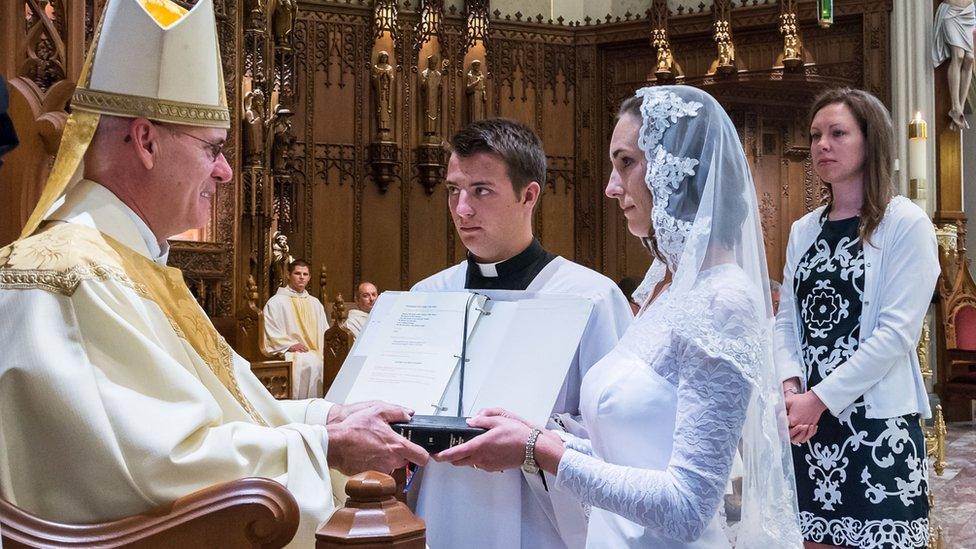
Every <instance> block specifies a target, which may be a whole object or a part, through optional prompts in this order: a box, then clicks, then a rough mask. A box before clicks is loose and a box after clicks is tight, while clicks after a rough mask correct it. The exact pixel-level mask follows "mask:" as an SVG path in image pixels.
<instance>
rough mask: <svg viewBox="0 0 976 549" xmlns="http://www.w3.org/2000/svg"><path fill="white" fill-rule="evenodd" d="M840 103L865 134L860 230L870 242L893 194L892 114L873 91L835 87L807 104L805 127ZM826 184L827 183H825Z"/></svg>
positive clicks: (831, 196) (865, 240) (893, 133)
mask: <svg viewBox="0 0 976 549" xmlns="http://www.w3.org/2000/svg"><path fill="white" fill-rule="evenodd" d="M837 103H843V104H844V105H847V108H848V109H850V111H851V114H852V115H854V119H855V120H857V124H858V126H859V127H860V128H861V135H863V136H864V167H863V170H864V204H863V205H862V206H861V221H860V225H861V226H860V233H861V241H862V242H867V243H870V242H871V235H872V234H874V231H875V229H877V228H878V225H879V224H880V223H881V219H882V218H883V217H884V213H885V209H886V208H887V207H888V202H890V201H891V199H892V197H894V195H895V184H894V178H893V177H892V172H893V170H892V168H893V166H892V164H893V162H894V160H893V159H894V154H895V152H894V151H895V139H894V135H895V130H894V128H893V126H892V124H891V115H890V114H889V113H888V109H887V107H885V106H884V103H882V102H881V100H880V99H878V98H877V97H875V96H874V95H872V94H870V93H868V92H866V91H864V90H855V89H853V88H835V89H831V90H827V91H825V92H823V93H821V94H820V95H818V96H817V98H816V99H814V101H813V106H812V107H811V108H810V116H809V119H808V120H807V127H808V128H809V127H810V126H811V125H812V124H813V117H814V116H816V115H817V113H818V112H820V109H823V108H824V107H826V106H828V105H834V104H837ZM828 188H829V185H828ZM833 202H834V196H833V193H831V194H830V197H829V198H828V201H827V211H828V212H829V211H830V208H831V206H833Z"/></svg>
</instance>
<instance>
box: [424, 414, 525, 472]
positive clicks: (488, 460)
mask: <svg viewBox="0 0 976 549" xmlns="http://www.w3.org/2000/svg"><path fill="white" fill-rule="evenodd" d="M468 425H471V426H472V427H481V428H482V429H488V432H487V433H484V434H482V435H478V436H476V437H475V438H473V439H471V440H469V441H468V442H465V443H464V444H461V445H459V446H455V447H453V448H449V449H447V450H444V451H443V452H441V453H439V454H436V455H434V456H433V458H434V460H435V461H440V462H447V463H451V464H452V465H456V466H469V467H474V468H475V469H481V470H484V471H504V470H505V469H515V468H517V467H520V466H521V465H522V462H523V461H524V460H525V443H526V442H527V441H528V439H529V434H531V433H532V427H530V426H529V425H528V424H526V423H525V422H524V421H522V420H521V419H517V418H514V417H507V416H504V415H500V414H499V415H479V416H476V417H473V418H471V419H469V420H468Z"/></svg>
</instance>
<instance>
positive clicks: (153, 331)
mask: <svg viewBox="0 0 976 549" xmlns="http://www.w3.org/2000/svg"><path fill="white" fill-rule="evenodd" d="M98 29H99V30H98V32H97V33H96V35H95V36H94V37H93V39H92V44H93V46H92V50H91V51H90V52H89V55H88V58H87V60H86V61H85V64H84V66H83V68H82V70H81V75H82V76H81V81H80V82H79V83H78V86H77V88H76V90H75V92H74V96H73V98H72V102H71V115H70V116H69V117H68V121H67V124H66V126H65V130H64V134H63V136H62V139H61V144H60V148H59V150H58V156H57V159H56V160H55V162H54V166H53V167H52V169H51V175H50V177H49V178H48V181H47V183H46V185H45V187H44V190H43V192H42V194H41V198H40V200H39V202H38V204H37V207H36V208H35V210H34V213H33V214H32V215H31V217H30V218H29V219H28V221H27V224H26V226H25V227H24V229H23V232H22V233H21V237H20V238H19V239H18V240H16V241H15V242H13V243H12V244H10V245H8V246H6V247H4V248H0V311H2V312H3V313H2V314H0V348H2V349H3V350H4V358H3V360H2V361H0V418H3V420H2V421H0V497H2V498H3V499H4V500H6V501H8V502H10V503H12V504H14V505H16V506H18V507H20V508H22V509H25V510H27V511H29V512H31V513H33V514H36V515H38V516H40V517H42V518H47V519H51V520H55V521H60V522H68V523H77V524H84V523H92V522H103V521H109V520H115V519H119V518H121V517H124V516H128V515H133V514H137V513H142V512H145V511H148V510H149V509H152V508H154V507H157V506H161V505H165V504H168V503H171V502H172V501H173V500H175V499H177V498H180V497H182V496H185V495H188V494H190V493H192V492H196V491H198V490H201V489H203V488H206V487H209V486H212V485H214V484H219V483H223V482H228V481H231V480H235V479H240V478H245V477H266V478H271V479H274V480H276V481H278V482H280V483H282V484H283V485H284V486H285V487H286V488H287V489H288V490H289V491H290V492H291V493H292V494H293V495H294V497H295V499H296V501H297V502H298V507H299V510H300V513H301V519H300V522H299V526H298V532H297V534H296V535H295V538H294V540H293V541H292V543H293V546H294V547H311V546H312V544H313V543H314V532H315V530H316V528H317V527H318V525H319V524H321V523H322V522H323V521H325V520H327V519H328V518H329V516H330V514H331V513H332V510H333V509H334V499H333V492H332V485H331V479H330V473H329V470H330V468H334V469H337V470H339V471H341V472H343V473H346V474H354V473H357V472H361V471H364V470H369V469H372V470H380V471H389V470H391V469H393V468H395V467H400V466H402V465H404V464H405V463H406V462H407V460H410V461H414V462H418V463H423V462H425V461H426V453H425V452H424V450H423V449H422V448H420V447H418V446H416V445H413V444H411V443H410V442H408V441H406V440H405V439H403V438H402V437H400V436H398V435H396V434H395V433H394V432H393V431H392V429H391V428H390V426H389V424H388V422H392V421H404V420H407V419H408V418H409V416H410V412H409V411H408V410H404V409H402V408H399V407H396V406H391V405H388V404H382V403H362V404H352V405H348V406H338V405H336V406H333V405H331V404H329V403H327V402H326V401H324V400H323V399H308V400H292V401H282V402H278V401H276V400H274V398H272V397H271V394H270V393H269V392H268V391H267V389H265V388H264V386H263V385H262V384H261V382H260V381H258V379H257V378H256V377H255V376H254V374H252V373H251V370H250V364H249V363H248V362H247V361H246V360H244V359H243V358H241V357H240V356H238V355H237V354H236V353H234V352H233V350H232V349H231V348H230V346H229V345H228V344H227V342H226V341H225V340H224V339H223V338H222V337H221V336H220V335H219V334H218V333H217V330H216V329H215V328H214V326H213V324H212V323H211V322H210V319H209V318H207V315H206V313H205V312H204V311H203V309H201V308H200V306H199V305H198V304H197V303H196V300H195V299H194V297H193V295H192V294H191V293H190V291H189V288H187V286H186V283H185V282H184V279H183V273H181V272H180V271H179V270H178V269H174V268H170V267H167V266H166V257H167V254H168V251H169V245H168V242H167V238H168V237H170V236H172V235H175V234H179V233H182V232H183V231H186V230H188V229H191V228H197V227H202V226H205V225H206V224H207V223H208V221H209V218H210V212H211V211H212V200H213V198H214V196H215V193H216V189H217V186H218V185H222V184H226V183H229V182H230V181H231V180H232V178H233V172H232V170H231V167H230V165H229V164H228V162H227V159H226V158H225V157H224V155H223V152H222V148H223V145H224V142H225V140H226V139H227V129H228V128H229V127H230V113H229V111H228V108H227V100H226V97H225V96H224V82H223V79H222V77H221V73H220V70H221V69H220V67H221V63H220V54H219V50H218V46H217V31H216V20H215V17H214V8H213V3H212V0H198V1H197V2H196V3H195V4H194V5H193V7H192V8H190V9H189V10H187V9H185V8H183V7H182V6H180V5H179V4H176V3H174V2H172V1H171V0H108V2H107V3H106V4H105V11H104V12H103V14H102V18H101V23H100V24H99V26H98ZM79 171H80V172H81V173H83V174H84V178H83V179H81V180H80V181H77V182H75V183H74V184H73V185H72V186H70V188H68V184H69V182H70V181H71V179H72V176H73V174H75V173H76V172H79ZM66 188H67V192H66V193H65V189H66Z"/></svg>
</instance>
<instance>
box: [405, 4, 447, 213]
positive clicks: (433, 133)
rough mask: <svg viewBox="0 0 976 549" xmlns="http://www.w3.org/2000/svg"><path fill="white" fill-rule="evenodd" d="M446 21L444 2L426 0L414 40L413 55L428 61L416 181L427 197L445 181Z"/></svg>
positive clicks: (422, 75)
mask: <svg viewBox="0 0 976 549" xmlns="http://www.w3.org/2000/svg"><path fill="white" fill-rule="evenodd" d="M443 17H444V2H443V0H423V2H422V4H421V11H420V21H419V22H418V23H417V29H416V32H415V40H414V54H415V55H417V56H418V61H419V59H425V60H426V61H425V66H424V68H423V69H421V68H420V66H418V67H417V70H418V72H419V74H420V78H419V80H418V87H419V89H418V91H419V93H418V95H417V98H418V100H419V102H420V109H419V114H420V116H419V118H418V123H417V126H418V127H419V129H420V130H421V139H420V144H419V145H417V178H418V180H419V181H420V184H421V185H423V187H424V190H425V191H426V192H427V194H431V193H433V192H434V188H435V187H436V186H437V184H438V183H440V182H441V180H443V178H444V165H445V162H444V148H443V147H442V142H443V140H444V136H443V133H444V119H445V118H446V114H447V111H446V109H445V108H444V106H445V102H444V87H445V86H444V81H445V80H447V78H448V74H447V71H448V70H450V66H451V62H450V60H449V59H447V58H446V57H445V55H444V48H443V46H442V38H443V37H442V36H441V20H442V19H443Z"/></svg>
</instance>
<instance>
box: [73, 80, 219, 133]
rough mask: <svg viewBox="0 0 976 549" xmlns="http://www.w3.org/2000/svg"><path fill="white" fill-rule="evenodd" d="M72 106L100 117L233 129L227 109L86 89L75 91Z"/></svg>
mask: <svg viewBox="0 0 976 549" xmlns="http://www.w3.org/2000/svg"><path fill="white" fill-rule="evenodd" d="M71 106H72V108H75V109H80V110H85V111H93V112H97V113H101V114H109V115H116V116H127V117H144V118H149V119H151V120H158V121H160V122H170V123H173V124H184V125H188V126H204V127H209V128H223V129H227V128H230V111H228V110H227V107H214V106H210V105H201V104H196V103H183V102H180V101H167V100H165V99H157V98H153V97H141V96H138V95H128V94H121V93H113V92H105V91H98V90H88V89H84V88H78V89H76V90H75V93H74V96H73V97H72V99H71Z"/></svg>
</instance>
